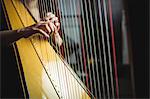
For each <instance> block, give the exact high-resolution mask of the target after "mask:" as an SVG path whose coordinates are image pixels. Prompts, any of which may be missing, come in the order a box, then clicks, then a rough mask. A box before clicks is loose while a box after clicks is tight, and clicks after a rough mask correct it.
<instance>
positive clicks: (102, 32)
mask: <svg viewBox="0 0 150 99" xmlns="http://www.w3.org/2000/svg"><path fill="white" fill-rule="evenodd" d="M98 5H99V16H100V25H101V36H102V37H101V38H102V47H103V56H104V65H105V77H106V88H107V98H109V97H110V93H109V83H108V74H107V61H106V53H105V41H104V30H103V21H102V10H101V9H102V7H101V2H100V1H98ZM104 93H105V92H104Z"/></svg>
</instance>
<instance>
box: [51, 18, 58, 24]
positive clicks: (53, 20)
mask: <svg viewBox="0 0 150 99" xmlns="http://www.w3.org/2000/svg"><path fill="white" fill-rule="evenodd" d="M50 21H51V22H53V23H54V22H58V17H53V18H52V19H50Z"/></svg>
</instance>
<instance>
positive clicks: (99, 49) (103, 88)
mask: <svg viewBox="0 0 150 99" xmlns="http://www.w3.org/2000/svg"><path fill="white" fill-rule="evenodd" d="M93 4H94V5H93V6H94V13H95V15H94V16H95V22H96V32H97V33H96V36H97V39H98V42H101V41H100V35H99V34H100V30H99V27H98V24H99V23H98V17H97V13H98V12H97V11H96V7H97V6H96V2H95V0H94V2H93ZM97 10H98V9H97ZM100 46H101V43H98V52H99V57H100V71H101V83H102V90H103V96H102V95H101V97H102V98H104V99H105V98H106V96H105V86H104V75H103V64H102V54H101V48H100ZM96 72H97V73H98V72H99V71H98V67H96ZM97 75H98V87H100V79H99V73H98V74H97ZM99 92H101V91H100V90H99Z"/></svg>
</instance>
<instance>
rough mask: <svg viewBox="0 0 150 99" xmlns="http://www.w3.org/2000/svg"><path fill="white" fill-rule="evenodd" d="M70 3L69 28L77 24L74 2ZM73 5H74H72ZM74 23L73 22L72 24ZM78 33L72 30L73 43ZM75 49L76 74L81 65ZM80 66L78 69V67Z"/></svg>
mask: <svg viewBox="0 0 150 99" xmlns="http://www.w3.org/2000/svg"><path fill="white" fill-rule="evenodd" d="M73 1H75V0H73ZM73 1H72V2H71V0H69V4H70V17H71V22H70V23H72V24H71V25H70V26H72V25H73V26H76V25H77V23H75V22H76V21H77V19H76V17H77V16H76V13H75V11H76V10H75V7H74V6H75V2H73ZM73 4H74V5H73ZM74 21H75V22H74ZM77 32H78V31H77V30H76V29H75V28H74V29H73V32H72V34H73V35H72V36H73V37H75V41H77V37H76V33H77ZM74 47H75V48H74V50H73V51H74V53H75V58H76V62H77V65H76V64H75V69H76V73H77V72H78V71H79V68H80V67H81V65H80V63H79V61H78V60H79V59H78V58H79V56H78V54H77V48H76V46H74ZM79 66H80V67H79ZM76 87H78V86H76ZM78 89H79V88H78ZM78 92H80V91H78V90H76V92H75V93H76V94H79V93H78Z"/></svg>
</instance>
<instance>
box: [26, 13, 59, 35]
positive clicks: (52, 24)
mask: <svg viewBox="0 0 150 99" xmlns="http://www.w3.org/2000/svg"><path fill="white" fill-rule="evenodd" d="M26 29H29V32H30V33H25V37H28V36H31V35H32V34H35V33H40V34H42V35H43V36H45V37H48V38H49V35H50V34H51V33H52V32H54V33H57V32H58V31H59V29H60V23H59V20H58V17H56V16H55V15H54V14H52V13H50V12H49V13H47V16H46V17H45V18H44V19H43V20H41V21H39V22H38V23H36V24H34V25H32V26H30V27H27V28H26ZM30 30H31V31H30ZM31 33H32V34H31Z"/></svg>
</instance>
